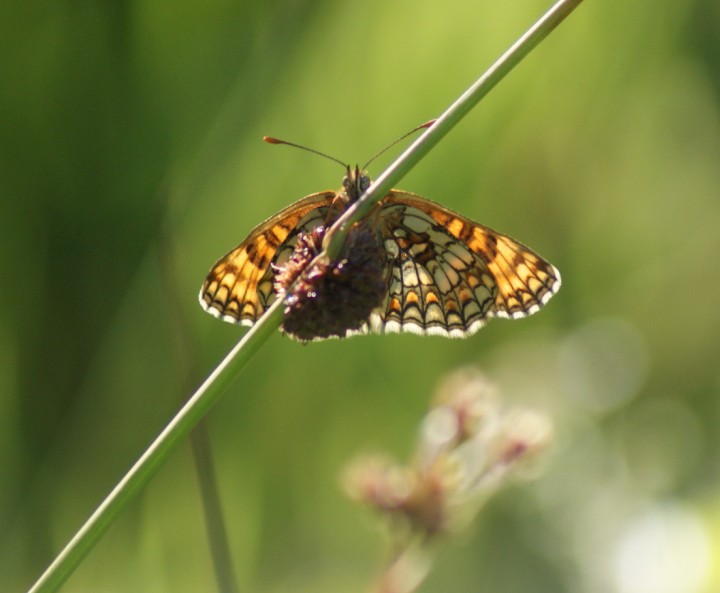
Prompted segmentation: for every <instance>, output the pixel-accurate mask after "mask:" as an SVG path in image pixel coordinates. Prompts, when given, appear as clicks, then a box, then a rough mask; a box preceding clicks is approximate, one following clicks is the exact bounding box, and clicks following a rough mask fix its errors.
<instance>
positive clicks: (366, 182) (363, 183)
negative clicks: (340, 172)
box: [358, 175, 370, 194]
mask: <svg viewBox="0 0 720 593" xmlns="http://www.w3.org/2000/svg"><path fill="white" fill-rule="evenodd" d="M358 187H359V189H360V193H361V194H362V193H365V190H367V188H368V187H370V178H369V177H368V176H367V175H360V180H359V181H358Z"/></svg>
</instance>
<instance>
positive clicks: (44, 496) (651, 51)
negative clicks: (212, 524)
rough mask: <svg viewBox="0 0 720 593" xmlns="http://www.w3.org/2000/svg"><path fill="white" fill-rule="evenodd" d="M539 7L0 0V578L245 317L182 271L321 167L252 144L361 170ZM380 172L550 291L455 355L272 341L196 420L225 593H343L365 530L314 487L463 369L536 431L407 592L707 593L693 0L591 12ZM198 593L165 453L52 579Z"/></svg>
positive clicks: (194, 488)
mask: <svg viewBox="0 0 720 593" xmlns="http://www.w3.org/2000/svg"><path fill="white" fill-rule="evenodd" d="M548 6H549V3H547V2H543V1H540V0H526V1H523V2H499V1H494V2H491V1H482V2H464V1H459V0H449V1H448V2H443V3H438V2H432V1H430V0H390V1H379V0H369V1H368V2H366V3H358V2H352V1H348V0H339V1H334V2H328V1H323V0H320V1H308V0H270V1H267V2H260V1H258V0H256V1H250V0H239V1H238V0H235V1H229V0H210V1H208V2H198V1H192V2H188V1H186V0H179V1H178V0H176V1H175V2H161V1H158V0H145V1H143V2H120V1H117V2H74V1H70V0H58V1H55V2H43V1H42V0H40V1H37V0H29V1H26V2H23V3H4V6H3V8H2V15H3V16H2V19H1V20H0V48H1V51H0V85H1V87H2V90H1V91H0V195H1V199H0V205H1V207H2V211H1V212H0V266H1V267H0V270H2V281H1V283H0V286H1V287H2V290H1V295H2V300H1V301H0V475H1V476H2V478H1V480H0V535H1V537H0V589H2V591H21V590H24V589H26V588H27V587H28V586H29V585H30V584H31V583H32V582H33V581H34V579H35V578H37V577H38V576H39V574H40V573H41V571H42V570H44V568H45V567H46V566H47V564H48V563H49V562H50V560H51V559H52V558H53V557H54V555H55V554H56V553H57V552H58V551H59V550H60V549H61V547H62V546H63V545H65V543H66V542H67V541H68V539H69V538H70V537H71V536H72V534H73V533H74V532H75V530H76V529H77V528H78V527H79V526H80V525H81V524H82V522H83V521H84V520H85V519H86V518H87V517H88V515H89V514H90V513H91V512H92V510H93V509H94V508H95V507H96V505H97V504H98V503H99V502H100V501H101V500H102V498H103V497H104V496H105V495H106V494H107V493H108V492H109V490H110V489H111V488H112V487H113V485H114V484H115V483H116V482H117V480H118V479H119V478H120V477H121V476H122V475H123V473H124V472H125V471H126V470H127V468H128V467H129V466H130V464H131V463H132V462H133V461H134V460H135V459H136V458H137V457H138V456H139V455H140V453H141V452H142V451H143V450H144V448H145V447H146V446H147V445H148V443H149V442H150V441H151V440H152V438H154V436H155V435H156V434H157V433H158V432H159V431H160V430H161V428H162V427H163V426H164V425H165V423H166V422H167V421H168V420H169V419H170V418H171V417H172V415H173V414H174V412H175V411H176V410H177V409H178V407H179V405H180V403H181V402H182V400H183V398H185V397H186V396H187V395H188V393H189V390H190V386H194V385H197V384H198V383H199V382H200V381H201V380H202V378H203V377H204V376H205V375H206V374H207V373H208V372H209V371H210V370H211V369H212V368H213V366H214V365H215V364H216V363H217V362H218V361H219V360H220V358H221V357H222V356H223V355H224V353H225V352H226V351H227V350H228V349H229V348H230V347H231V346H232V345H233V344H234V343H235V342H236V341H237V339H238V338H239V336H240V335H241V334H242V333H243V331H244V330H241V329H240V328H238V327H234V326H231V325H229V324H223V323H221V322H219V321H217V320H215V319H213V318H212V317H210V316H209V315H207V314H205V313H204V312H203V311H202V310H201V309H200V307H199V305H198V304H197V292H198V289H199V287H200V284H201V283H202V280H203V278H204V276H205V274H206V272H207V270H208V268H209V266H210V265H211V264H212V262H213V261H215V259H217V258H218V257H219V256H220V255H222V254H223V253H225V252H226V251H227V250H229V249H230V248H231V247H233V246H234V245H235V244H236V243H238V242H239V241H240V240H241V239H243V238H244V237H245V235H246V234H247V233H248V231H249V230H250V229H251V228H252V227H253V226H254V225H256V224H257V223H258V222H260V221H261V220H263V219H264V218H266V217H267V216H269V215H271V214H273V213H274V212H275V211H277V210H279V209H280V208H282V207H284V206H286V205H287V204H289V203H290V202H292V201H294V200H296V199H298V198H300V197H302V196H303V195H305V194H308V193H311V192H314V191H319V190H322V189H328V188H335V187H338V186H339V183H340V178H341V176H342V171H341V169H340V168H339V167H337V166H336V165H334V164H332V163H330V162H328V161H325V160H323V159H320V158H316V157H314V156H311V155H308V154H306V153H303V152H301V151H293V150H291V149H288V148H284V147H272V146H268V145H265V144H263V143H261V142H260V138H261V137H262V136H263V135H264V134H271V135H275V136H280V137H282V138H286V139H288V140H293V141H296V142H301V143H303V144H306V145H308V146H312V147H315V148H318V149H320V150H323V151H326V152H329V153H331V154H333V155H337V156H338V158H340V159H342V160H347V161H350V162H351V163H355V162H356V161H359V162H364V161H365V160H366V159H367V158H368V157H369V156H370V155H371V154H373V153H374V152H375V151H377V150H378V149H379V148H381V147H382V146H384V145H385V144H387V143H388V142H390V141H391V140H393V139H394V138H396V137H398V136H399V135H401V134H402V133H404V132H405V131H407V130H408V129H410V128H412V127H413V126H415V125H417V124H419V123H421V122H423V121H426V120H428V119H430V118H432V117H434V116H436V115H437V114H438V113H440V112H441V111H442V109H444V108H445V107H446V106H447V105H448V104H449V103H450V102H451V101H452V100H454V98H455V97H456V96H457V94H459V93H460V92H461V91H462V90H464V89H465V88H466V86H467V85H469V84H470V83H471V82H472V81H473V80H474V79H475V78H476V77H477V76H478V75H479V74H481V73H482V71H483V70H484V68H485V67H487V66H488V65H489V64H490V63H491V62H492V61H493V60H494V59H495V58H496V57H497V56H499V55H500V54H501V52H503V51H504V50H505V49H506V48H507V47H508V46H509V44H510V43H512V42H513V41H514V40H515V39H516V38H517V37H518V36H519V35H520V34H521V33H522V32H524V30H525V29H526V28H527V27H528V26H529V25H530V24H532V23H533V22H534V20H535V19H536V18H537V17H538V16H539V15H540V14H541V13H542V12H543V11H544V10H545V9H546V8H547V7H548ZM398 151H399V149H398ZM398 151H391V152H392V154H388V155H386V156H383V157H382V158H381V159H380V160H379V161H378V162H377V163H375V164H374V165H373V169H374V172H375V173H377V172H379V171H380V170H381V169H382V167H383V165H384V164H385V163H388V162H390V160H391V159H392V157H393V154H396V153H397V152H398ZM401 187H402V188H404V189H407V190H409V191H413V192H417V193H420V194H422V195H425V196H428V197H430V198H431V199H434V200H436V201H440V202H442V203H444V204H446V205H447V206H449V207H451V208H453V209H456V210H459V211H460V212H462V213H464V214H466V215H467V216H469V217H471V218H473V219H475V220H478V221H481V222H482V223H484V224H487V225H490V226H492V227H494V228H497V229H499V230H502V231H504V232H506V233H509V234H510V235H512V236H514V237H516V238H518V239H519V240H521V241H522V242H525V243H527V244H529V245H530V246H532V247H533V248H534V249H536V250H537V251H539V252H540V253H541V254H543V255H544V256H546V257H547V258H548V259H550V260H551V261H552V262H553V263H554V264H556V265H557V267H558V268H560V270H561V272H562V274H563V280H564V285H563V288H562V290H561V291H560V293H559V295H558V296H557V297H555V298H554V299H553V300H552V301H551V302H550V304H549V305H548V306H547V307H546V308H545V309H544V310H543V311H542V312H541V313H540V314H538V315H536V316H534V317H532V318H530V319H528V320H524V321H518V322H508V321H495V322H493V323H491V324H490V326H489V327H487V328H485V329H484V330H482V331H481V332H480V333H479V334H477V335H476V336H474V337H472V338H470V339H468V340H464V341H450V340H445V339H440V338H418V337H416V336H397V335H395V336H388V337H380V336H373V337H363V338H353V339H350V340H346V341H331V342H327V343H320V344H311V345H307V346H303V345H301V344H298V343H295V342H293V341H291V340H288V339H286V338H283V337H282V336H281V335H280V334H278V335H277V336H276V337H274V338H272V339H271V340H270V341H269V342H268V343H267V344H266V345H265V346H264V347H263V349H262V350H261V351H260V352H259V353H258V354H257V355H256V357H255V358H254V359H253V360H252V362H251V363H250V365H249V366H248V367H247V368H246V369H245V371H244V372H243V373H242V375H241V377H240V378H239V379H238V380H237V381H236V382H235V383H234V384H233V385H232V387H231V388H230V389H229V390H228V393H227V394H226V396H225V397H224V398H223V399H222V400H221V402H220V403H219V404H218V405H217V406H216V407H215V408H214V409H213V410H212V412H211V413H210V415H209V417H208V423H209V430H210V435H211V440H212V445H213V449H214V454H215V458H216V463H217V473H218V486H219V489H220V495H221V497H222V501H223V505H224V509H225V512H226V515H227V528H228V533H229V538H230V542H231V546H232V553H233V562H234V567H235V570H236V572H237V577H238V581H239V583H240V584H241V589H242V591H263V592H281V591H282V592H285V591H288V592H290V591H292V592H296V593H297V592H313V593H324V592H332V593H335V592H338V591H342V592H351V591H359V592H360V591H366V590H367V588H368V586H369V583H370V582H371V581H372V578H373V575H374V574H375V572H376V570H377V568H378V566H379V565H380V563H381V561H382V558H383V556H384V553H385V552H386V551H387V550H386V545H385V543H384V540H383V538H382V535H381V533H379V532H378V531H377V530H376V525H375V521H374V519H373V517H372V516H371V515H370V514H368V513H366V512H364V511H362V510H361V509H357V508H356V507H354V506H353V505H352V504H351V503H350V502H348V501H347V500H346V499H345V497H344V496H343V494H342V492H341V489H340V488H339V486H338V475H339V474H340V473H341V471H342V468H343V467H344V466H345V464H346V463H347V461H348V460H349V459H350V458H352V457H353V456H354V455H355V454H356V453H357V452H360V451H363V450H381V451H386V452H388V453H390V454H392V455H395V456H398V457H399V458H402V457H403V456H406V455H408V453H409V452H410V451H411V449H412V446H413V442H414V439H415V435H416V433H417V427H418V423H419V421H420V419H421V417H422V415H423V413H424V411H425V410H426V408H427V405H428V401H429V399H430V397H431V395H432V391H433V389H434V386H435V384H436V383H437V381H438V380H440V379H441V378H442V377H443V376H444V375H445V374H446V373H448V372H450V371H451V370H453V369H455V368H457V367H458V366H462V365H467V364H476V365H478V366H480V367H481V368H482V369H483V370H484V371H485V372H486V373H487V374H488V375H489V376H490V377H492V378H493V380H495V381H496V382H497V383H498V385H499V387H500V389H501V390H502V391H503V392H504V394H505V396H506V398H507V400H508V402H519V403H522V404H524V405H532V406H534V407H535V408H537V409H539V410H540V411H542V412H544V413H546V414H548V415H550V416H551V417H552V419H553V421H554V423H555V430H556V435H557V438H556V442H555V444H554V447H553V449H552V451H551V452H550V454H549V455H548V457H547V459H546V460H545V467H544V472H543V473H542V474H541V476H540V478H539V479H538V480H536V481H534V482H530V483H520V484H516V485H513V486H511V487H509V488H506V489H504V490H503V491H502V492H500V493H499V495H498V496H496V497H495V499H494V500H493V501H492V502H491V504H490V505H489V506H488V507H486V508H485V510H484V511H483V513H482V514H481V516H480V518H479V521H478V522H477V524H476V525H475V526H474V529H473V530H471V531H469V532H467V533H465V534H463V535H462V536H461V537H459V538H457V539H452V540H450V541H448V542H447V543H446V544H445V545H444V546H442V548H441V551H440V554H439V558H438V560H437V563H436V567H435V570H434V571H433V573H432V574H431V576H430V578H429V580H428V582H427V583H426V584H425V585H424V586H423V588H422V591H428V592H430V591H443V592H445V591H452V592H453V593H464V592H468V593H470V592H473V593H476V592H478V591H488V592H489V591H492V592H493V593H508V592H525V591H534V592H544V591H547V592H562V591H568V592H569V591H573V592H590V593H594V592H602V593H608V592H614V591H617V592H619V593H626V592H628V593H629V592H633V593H680V592H684V593H695V592H711V591H718V590H719V588H720V571H719V570H718V566H717V565H718V560H719V559H720V454H719V452H720V437H719V436H718V435H719V434H720V431H718V425H719V424H720V403H719V402H720V364H719V363H720V338H719V337H718V335H719V334H720V308H719V307H718V304H719V303H720V273H719V272H720V270H719V265H718V263H717V259H716V257H717V254H718V252H719V251H720V225H719V224H718V223H719V222H720V200H719V199H718V198H720V4H719V3H718V2H717V1H716V0H686V1H685V2H670V1H660V2H648V3H641V2H625V1H618V2H607V1H606V2H603V1H597V0H596V1H589V2H587V3H586V4H585V5H583V6H581V7H580V8H579V9H578V10H577V12H576V13H575V14H573V15H572V16H571V17H570V19H569V20H568V21H566V22H565V23H564V24H563V25H562V26H561V27H560V28H559V29H558V30H557V31H556V32H555V33H554V34H553V35H552V36H551V38H550V39H548V40H547V41H546V42H544V43H543V44H542V45H541V46H540V47H539V48H538V49H537V50H536V51H535V52H533V54H532V55H531V56H530V57H529V58H528V59H527V60H526V61H525V62H524V63H523V64H522V65H521V66H520V67H519V68H517V69H516V70H515V71H514V72H513V73H512V74H511V75H510V77H509V78H508V79H507V80H505V81H504V82H503V83H502V84H501V85H500V86H499V87H498V88H497V89H495V91H494V92H493V93H492V94H491V96H489V97H488V98H487V99H486V100H485V101H483V102H482V103H481V105H480V106H479V108H478V109H476V110H475V111H474V112H473V114H471V115H470V116H469V117H468V118H466V120H464V121H463V122H462V124H461V125H460V126H459V127H458V128H456V130H455V131H453V133H452V134H451V135H450V136H448V137H447V138H446V139H445V141H444V142H442V143H441V145H440V146H438V147H437V149H436V150H434V151H433V152H432V153H431V154H430V155H429V156H428V157H427V158H426V159H425V160H424V161H423V163H422V164H421V165H420V166H419V167H417V168H416V169H415V170H414V171H413V172H412V173H411V174H410V175H408V176H407V177H406V178H405V179H404V180H403V182H402V184H401ZM214 588H215V583H214V577H213V572H212V564H211V560H210V555H209V552H208V546H207V543H206V536H205V531H204V525H203V518H202V511H201V502H200V498H199V494H198V485H197V480H196V477H195V473H194V469H193V465H192V457H191V454H190V449H189V447H188V446H187V445H186V446H183V447H182V448H181V449H180V450H179V451H178V452H177V453H176V454H175V455H174V456H173V457H172V460H171V461H170V463H168V464H167V465H166V466H164V467H163V468H162V470H161V471H160V473H159V475H158V476H157V477H156V478H155V480H154V481H153V482H152V483H151V485H150V486H149V487H148V488H147V489H146V490H145V491H144V492H143V493H142V495H141V496H140V497H139V499H138V500H137V501H136V502H135V503H134V504H133V505H132V506H131V508H130V509H129V510H128V511H126V512H125V513H124V514H123V515H122V516H121V517H120V519H119V520H118V521H117V523H116V524H115V525H114V526H113V527H112V528H111V530H110V531H109V532H108V534H107V536H106V537H105V538H104V539H103V540H102V541H101V542H100V544H99V545H98V546H97V547H96V548H95V549H94V550H93V551H92V552H91V554H90V555H89V557H88V558H87V559H86V561H85V562H84V563H83V564H82V565H81V566H80V567H79V569H78V570H77V571H76V573H75V574H74V575H73V576H72V577H71V578H70V580H69V581H68V583H67V584H66V586H65V589H64V590H65V591H69V592H86V591H87V592H89V591H93V592H96V591H103V592H110V593H112V592H116V591H117V592H124V591H147V592H152V593H155V592H166V591H167V592H169V591H173V592H195V591H213V590H215V589H214Z"/></svg>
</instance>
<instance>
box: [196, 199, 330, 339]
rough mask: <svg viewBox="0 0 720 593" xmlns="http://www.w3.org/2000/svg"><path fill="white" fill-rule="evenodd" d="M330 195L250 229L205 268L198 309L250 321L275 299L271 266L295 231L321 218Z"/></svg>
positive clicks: (282, 257)
mask: <svg viewBox="0 0 720 593" xmlns="http://www.w3.org/2000/svg"><path fill="white" fill-rule="evenodd" d="M335 196H336V194H335V192H332V191H326V192H320V193H317V194H312V195H310V196H307V197H305V198H303V199H302V200H299V201H298V202H295V203H294V204H291V205H290V206H288V207H287V208H285V209H283V210H281V211H280V212H278V213H277V214H276V215H275V216H273V217H272V218H269V219H268V220H266V221H265V222H263V223H261V224H260V225H258V226H257V227H256V228H255V229H253V231H252V232H251V233H250V235H249V236H248V238H247V239H245V240H244V241H243V242H242V243H240V245H238V246H237V247H236V248H235V249H233V250H232V251H231V252H230V253H228V254H227V255H225V256H224V257H222V258H220V259H219V260H218V261H217V262H215V264H214V265H213V267H212V268H211V269H210V272H209V273H208V275H207V278H206V279H205V282H204V283H203V286H202V288H201V289H200V304H201V305H202V307H203V309H205V310H206V311H207V312H208V313H210V314H212V315H214V316H215V317H217V318H219V319H222V320H224V321H228V322H230V323H240V324H242V325H252V324H253V323H255V322H256V321H257V320H258V319H259V318H260V316H261V315H262V314H263V313H264V312H265V310H266V309H267V308H268V307H269V306H270V305H271V304H272V302H273V300H274V299H275V289H274V287H273V278H274V272H273V268H272V266H273V265H282V264H283V263H285V261H286V260H287V259H288V258H289V257H290V254H291V253H292V251H293V247H294V245H295V242H296V241H297V237H298V234H299V233H300V232H302V231H305V232H311V231H312V230H313V229H315V228H316V227H317V226H319V225H321V224H324V223H325V222H326V218H327V215H328V209H329V208H330V206H331V204H332V202H333V199H334V198H335Z"/></svg>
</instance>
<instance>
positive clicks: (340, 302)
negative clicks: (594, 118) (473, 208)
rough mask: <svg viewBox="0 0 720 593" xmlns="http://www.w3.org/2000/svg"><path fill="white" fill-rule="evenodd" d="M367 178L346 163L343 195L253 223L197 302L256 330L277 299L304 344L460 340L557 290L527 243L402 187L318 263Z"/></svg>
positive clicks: (556, 280)
mask: <svg viewBox="0 0 720 593" xmlns="http://www.w3.org/2000/svg"><path fill="white" fill-rule="evenodd" d="M369 185H370V178H369V177H368V176H367V174H366V173H365V171H364V170H361V169H360V168H358V167H355V169H351V168H350V167H349V166H348V167H347V174H346V176H345V178H344V180H343V187H342V189H340V191H337V192H335V191H324V192H320V193H316V194H312V195H309V196H307V197H305V198H302V199H301V200H299V201H297V202H295V203H294V204H291V205H290V206H288V207H287V208H285V209H284V210H281V211H280V212H278V213H277V214H276V215H275V216H273V217H271V218H270V219H268V220H266V221H265V222H263V223H261V224H260V225H259V226H257V227H256V228H255V229H254V230H253V231H252V232H251V233H250V235H249V236H248V237H247V238H246V239H245V240H244V241H243V242H242V243H240V245H238V246H237V247H236V248H235V249H233V250H232V251H230V253H228V254H227V255H225V256H223V257H222V258H220V259H219V260H218V261H217V262H216V263H215V265H213V267H212V268H211V270H210V273H209V274H208V276H207V278H206V279H205V282H204V284H203V286H202V289H201V290H200V304H201V305H202V307H203V308H204V309H205V310H206V311H207V312H208V313H211V314H212V315H214V316H215V317H218V318H219V319H222V320H224V321H228V322H230V323H238V324H242V325H252V324H254V323H255V322H256V321H257V320H258V319H259V318H260V316H261V315H262V314H263V313H264V312H265V311H266V310H267V308H268V307H269V306H270V305H271V304H272V303H273V302H274V301H275V299H277V298H283V299H284V300H285V309H284V321H283V331H284V332H285V333H287V334H288V335H290V336H292V337H294V338H296V339H299V340H302V341H309V340H320V339H325V338H330V337H346V336H350V335H356V334H366V333H397V332H411V333H414V334H421V335H426V334H432V335H440V336H447V337H451V338H462V337H466V336H469V335H472V334H474V333H475V332H476V331H478V330H479V329H480V328H481V327H483V326H484V325H485V324H486V323H487V321H488V320H489V319H490V318H492V317H506V318H512V319H518V318H521V317H526V316H528V315H532V314H533V313H535V312H536V311H538V310H539V309H540V308H541V307H542V306H543V305H544V304H545V303H547V301H548V300H549V299H550V298H551V297H552V296H553V294H555V293H556V292H557V291H558V289H559V288H560V273H559V272H558V270H557V269H556V268H555V267H554V266H553V265H551V264H550V263H548V262H547V261H545V260H544V259H543V258H542V257H540V256H539V255H537V254H536V253H535V252H533V251H532V250H530V249H529V248H528V247H526V246H524V245H522V244H521V243H518V242H517V241H515V240H514V239H511V238H510V237H508V236H507V235H503V234H502V233H499V232H497V231H494V230H492V229H490V228H488V227H486V226H483V225H481V224H478V223H476V222H473V221H472V220H470V219H469V218H466V217H464V216H462V215H461V214H458V213H456V212H453V211H452V210H450V209H448V208H445V207H444V206H441V205H440V204H437V203H435V202H432V201H430V200H428V199H426V198H423V197H421V196H418V195H415V194H411V193H408V192H404V191H400V190H391V191H390V192H389V193H388V194H387V195H386V196H385V197H384V198H383V199H382V200H380V201H379V202H378V204H377V205H376V206H375V207H374V209H373V210H372V211H371V212H370V214H368V215H367V216H366V217H364V218H363V219H362V220H361V221H360V222H358V223H356V224H355V225H354V226H353V228H351V230H350V232H349V233H348V236H347V238H346V241H345V245H344V247H343V250H342V253H341V254H340V256H339V257H338V258H336V259H335V260H333V261H329V260H325V261H323V260H320V261H318V260H315V257H316V256H317V255H318V254H319V253H320V252H321V250H322V241H323V238H324V236H325V232H326V230H327V229H328V228H329V227H330V226H331V225H332V223H333V222H334V221H335V220H337V218H338V217H339V216H340V215H341V214H342V213H343V212H344V211H345V210H346V209H347V208H348V207H349V206H350V205H351V204H353V203H354V202H355V201H357V200H358V198H359V197H360V196H361V195H362V193H363V192H364V191H365V190H366V189H367V188H368V187H369ZM313 260H315V261H313Z"/></svg>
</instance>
